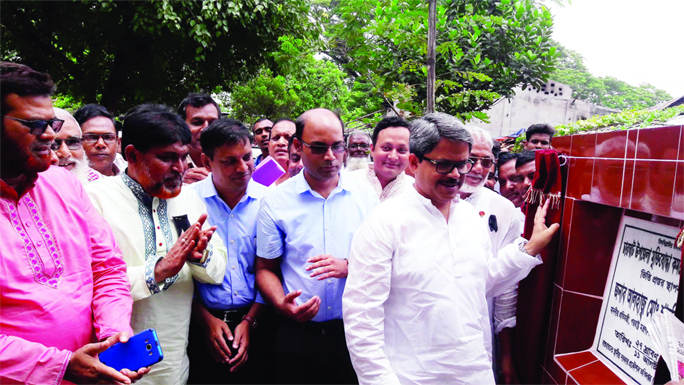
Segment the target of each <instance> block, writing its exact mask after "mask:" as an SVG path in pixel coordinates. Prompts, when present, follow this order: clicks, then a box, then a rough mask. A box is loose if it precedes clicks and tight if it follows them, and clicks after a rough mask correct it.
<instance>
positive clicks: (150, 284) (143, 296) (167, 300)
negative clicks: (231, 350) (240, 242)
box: [86, 175, 227, 384]
mask: <svg viewBox="0 0 684 385" xmlns="http://www.w3.org/2000/svg"><path fill="white" fill-rule="evenodd" d="M134 190H135V191H136V192H135V193H134V192H133V191H134ZM86 191H87V192H88V194H89V195H90V199H91V200H92V202H93V206H95V208H96V209H97V210H98V211H99V212H100V214H101V215H102V216H103V217H104V219H105V220H106V221H107V222H108V223H109V225H110V226H111V228H112V230H113V231H114V236H115V237H116V241H117V244H118V245H119V248H121V251H122V253H123V257H124V261H125V262H126V265H127V270H128V278H129V280H130V282H131V295H132V296H133V301H135V302H134V303H133V315H132V317H131V327H132V328H133V331H134V332H135V333H139V332H141V331H143V330H145V329H148V328H154V329H155V330H156V331H157V335H158V336H159V342H160V344H161V347H162V351H163V353H164V360H163V361H162V362H160V363H158V364H156V365H154V366H153V367H152V371H151V372H150V373H149V374H147V375H146V376H145V377H143V379H142V380H140V381H138V382H137V383H138V384H185V383H186V382H187V379H188V374H189V361H188V357H187V354H186V352H185V351H186V347H187V342H188V330H189V327H190V313H191V309H192V307H191V306H192V296H193V289H194V287H193V278H194V279H196V280H198V281H200V282H205V283H215V284H218V283H221V282H222V280H223V275H224V274H225V271H226V258H227V253H226V249H225V246H224V245H223V242H222V241H221V239H220V237H219V235H218V233H214V235H213V236H212V239H211V242H210V247H209V248H208V250H209V254H210V255H209V256H208V258H207V260H206V261H205V262H204V265H199V264H192V263H189V262H187V263H186V264H185V266H183V268H182V269H181V271H180V272H179V273H178V275H177V276H176V277H173V278H169V279H167V280H166V281H165V282H163V283H157V282H154V266H155V264H156V263H157V261H158V260H159V259H160V258H162V257H163V256H164V255H166V253H167V251H168V249H170V248H171V246H172V245H173V244H174V243H175V242H176V239H178V233H177V231H176V227H175V225H174V223H173V217H174V216H181V215H187V217H188V221H189V222H190V224H193V223H195V222H196V221H197V219H198V218H199V216H200V215H202V214H203V213H205V212H206V208H205V206H204V203H203V202H202V200H201V199H200V198H199V197H198V196H197V194H196V193H195V191H193V189H191V188H187V187H184V188H183V189H182V191H181V193H180V195H178V196H177V197H175V198H172V199H168V200H161V199H159V198H156V197H154V198H151V197H149V196H146V197H145V198H144V199H143V200H140V199H138V196H145V195H146V194H144V193H143V192H142V188H141V187H140V185H138V184H137V183H135V182H133V181H132V179H130V178H128V176H126V175H119V176H116V177H112V178H102V179H99V180H97V181H95V182H92V183H90V184H88V185H87V186H86ZM150 198H151V199H150ZM143 201H147V203H148V204H151V206H149V208H148V207H146V206H145V205H144V204H143ZM150 201H151V202H150ZM208 223H209V221H207V222H206V223H205V227H208V226H209V225H208Z"/></svg>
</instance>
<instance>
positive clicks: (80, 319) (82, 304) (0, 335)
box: [0, 166, 133, 384]
mask: <svg viewBox="0 0 684 385" xmlns="http://www.w3.org/2000/svg"><path fill="white" fill-rule="evenodd" d="M38 175H39V176H38V179H37V180H36V182H35V187H34V188H33V189H31V190H29V191H28V193H26V194H24V195H23V196H22V197H20V198H18V201H17V196H16V192H15V191H14V190H13V189H12V188H10V187H9V186H7V185H6V184H5V183H4V182H3V181H0V193H1V198H0V239H1V240H2V241H1V242H0V306H1V307H0V383H3V384H4V383H15V382H21V383H35V384H59V383H60V382H61V381H62V377H63V376H64V372H65V370H66V367H67V364H68V362H69V358H70V357H71V352H73V351H76V350H77V349H79V348H81V347H82V346H83V345H85V344H88V343H90V342H96V341H97V340H101V339H103V338H106V337H108V336H110V335H112V334H114V333H116V332H120V331H127V332H129V333H131V327H130V319H131V307H132V304H133V301H132V299H131V295H130V292H129V283H128V277H127V275H126V265H125V263H124V262H123V260H122V258H121V251H120V250H119V248H118V247H117V246H116V244H115V241H114V235H113V234H112V231H111V229H110V228H109V226H108V225H107V223H106V222H105V221H104V220H103V219H102V218H101V217H100V215H99V214H98V213H97V211H95V209H94V208H93V206H92V205H91V203H90V199H89V198H88V194H86V193H85V191H84V190H83V187H82V186H81V184H80V183H79V181H78V180H77V179H76V177H74V176H73V175H72V174H71V173H70V172H68V171H66V170H64V169H62V168H61V167H57V166H53V167H50V169H49V170H47V171H45V172H43V173H40V174H38Z"/></svg>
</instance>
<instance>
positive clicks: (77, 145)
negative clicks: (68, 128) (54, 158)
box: [50, 138, 83, 151]
mask: <svg viewBox="0 0 684 385" xmlns="http://www.w3.org/2000/svg"><path fill="white" fill-rule="evenodd" d="M62 142H64V143H66V145H67V147H68V148H69V150H78V149H81V148H82V147H83V138H68V139H55V141H54V142H52V144H51V145H50V148H51V149H52V151H57V150H59V149H60V148H61V147H62Z"/></svg>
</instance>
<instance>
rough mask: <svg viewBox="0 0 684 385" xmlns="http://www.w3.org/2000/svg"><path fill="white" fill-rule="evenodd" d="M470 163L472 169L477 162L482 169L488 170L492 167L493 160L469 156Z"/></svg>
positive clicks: (485, 157) (486, 157)
mask: <svg viewBox="0 0 684 385" xmlns="http://www.w3.org/2000/svg"><path fill="white" fill-rule="evenodd" d="M470 161H471V162H472V163H473V167H475V165H476V164H477V162H478V161H479V162H480V164H481V165H482V167H484V168H490V167H492V165H493V164H494V163H495V161H494V158H490V157H488V156H484V157H480V156H471V157H470Z"/></svg>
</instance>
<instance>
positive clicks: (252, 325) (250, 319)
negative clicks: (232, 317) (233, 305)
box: [242, 314, 257, 330]
mask: <svg viewBox="0 0 684 385" xmlns="http://www.w3.org/2000/svg"><path fill="white" fill-rule="evenodd" d="M242 320H243V321H247V324H249V327H250V329H252V330H254V329H256V327H257V320H256V319H254V317H252V316H250V315H249V314H245V315H244V316H242Z"/></svg>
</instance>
